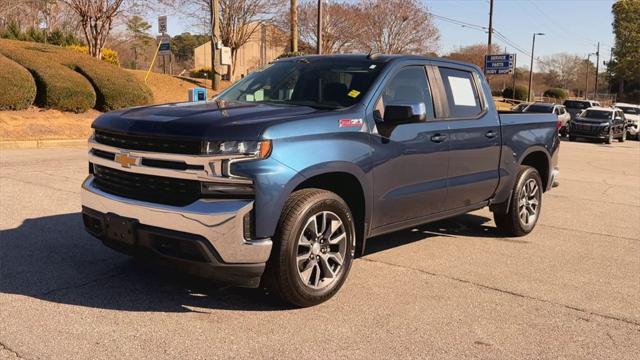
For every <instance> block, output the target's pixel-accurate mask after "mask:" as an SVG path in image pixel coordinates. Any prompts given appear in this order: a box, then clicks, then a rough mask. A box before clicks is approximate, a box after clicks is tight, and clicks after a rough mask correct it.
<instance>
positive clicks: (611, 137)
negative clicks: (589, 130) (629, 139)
mask: <svg viewBox="0 0 640 360" xmlns="http://www.w3.org/2000/svg"><path fill="white" fill-rule="evenodd" d="M612 142H613V131H612V130H609V135H607V138H606V139H604V143H605V144H611V143H612Z"/></svg>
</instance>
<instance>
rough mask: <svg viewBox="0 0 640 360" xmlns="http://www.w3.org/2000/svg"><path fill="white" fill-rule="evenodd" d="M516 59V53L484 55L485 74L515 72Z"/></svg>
mask: <svg viewBox="0 0 640 360" xmlns="http://www.w3.org/2000/svg"><path fill="white" fill-rule="evenodd" d="M515 59H516V55H515V54H502V55H486V56H485V57H484V74H485V75H504V74H511V73H513V69H514V63H515Z"/></svg>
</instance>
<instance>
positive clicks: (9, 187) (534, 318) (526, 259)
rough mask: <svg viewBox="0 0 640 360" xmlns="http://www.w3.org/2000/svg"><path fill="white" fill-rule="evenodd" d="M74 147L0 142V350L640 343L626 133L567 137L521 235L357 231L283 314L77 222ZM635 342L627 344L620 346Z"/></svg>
mask: <svg viewBox="0 0 640 360" xmlns="http://www.w3.org/2000/svg"><path fill="white" fill-rule="evenodd" d="M85 155H86V150H85V149H50V150H47V149H40V150H3V151H2V152H1V160H0V166H1V169H0V205H1V206H0V358H9V359H11V358H24V359H87V358H92V359H98V358H104V359H112V358H139V359H164V358H166V359H170V358H194V359H212V358H339V357H349V358H367V359H370V358H386V359H388V358H451V359H459V358H487V359H495V358H515V359H525V358H567V359H568V358H575V359H584V358H590V359H603V358H619V359H637V355H638V353H640V142H638V141H627V142H625V143H618V142H615V143H614V144H612V145H602V144H595V143H587V142H579V143H569V142H564V143H563V144H562V146H561V151H560V156H561V159H560V168H561V175H560V183H561V184H560V187H559V188H556V189H554V190H553V191H552V192H550V193H547V194H546V195H545V198H544V201H543V210H542V218H541V222H540V223H539V224H538V227H537V228H536V229H535V231H534V232H533V233H532V234H531V235H529V236H527V237H524V238H519V239H507V238H502V237H500V235H499V234H498V233H496V231H495V228H494V224H493V220H492V219H491V216H490V215H491V214H490V213H489V212H488V211H487V210H481V211H477V212H474V213H472V214H468V215H465V216H461V217H457V218H455V219H451V220H447V221H442V222H438V223H434V224H430V225H425V226H422V227H420V228H417V229H412V230H407V231H402V232H398V233H394V234H390V235H387V236H383V237H379V238H375V239H372V240H370V242H369V246H370V248H369V250H368V252H367V255H366V256H365V257H363V258H360V259H358V260H356V262H355V264H354V266H353V268H352V271H351V274H350V277H349V279H348V280H347V283H346V284H345V286H344V287H343V289H342V290H341V291H340V292H339V294H338V295H337V296H336V297H335V298H333V299H332V300H331V301H329V302H327V303H325V304H322V305H320V306H317V307H313V308H307V309H289V308H284V307H282V306H281V305H280V304H278V303H277V302H275V301H273V300H272V299H271V298H270V297H267V296H265V295H263V294H262V293H261V292H260V291H256V290H247V289H234V288H226V287H220V286H216V285H212V284H208V283H207V282H204V281H201V280H197V279H193V278H189V277H186V276H182V275H180V274H175V273H172V272H169V271H166V270H163V269H158V268H155V267H151V266H148V265H145V264H141V263H139V262H136V261H134V260H132V259H130V258H128V257H126V256H123V255H120V254H118V253H115V252H113V251H111V250H109V249H107V248H105V247H104V246H103V245H102V244H101V243H99V242H98V241H97V240H94V239H93V238H91V237H90V236H88V235H86V234H85V233H84V230H83V228H82V222H81V219H80V215H79V211H80V196H79V187H80V183H81V181H82V180H83V179H84V177H85V175H86V171H87V165H86V159H85ZM634 354H635V355H634Z"/></svg>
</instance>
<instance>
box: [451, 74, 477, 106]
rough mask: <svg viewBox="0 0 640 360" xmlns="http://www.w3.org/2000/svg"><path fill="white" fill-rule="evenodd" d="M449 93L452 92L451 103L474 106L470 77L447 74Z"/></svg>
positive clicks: (474, 98) (474, 99)
mask: <svg viewBox="0 0 640 360" xmlns="http://www.w3.org/2000/svg"><path fill="white" fill-rule="evenodd" d="M447 81H449V86H451V93H452V94H453V103H454V105H456V106H476V105H477V104H476V97H475V95H474V94H473V85H472V84H471V79H468V78H463V77H456V76H447Z"/></svg>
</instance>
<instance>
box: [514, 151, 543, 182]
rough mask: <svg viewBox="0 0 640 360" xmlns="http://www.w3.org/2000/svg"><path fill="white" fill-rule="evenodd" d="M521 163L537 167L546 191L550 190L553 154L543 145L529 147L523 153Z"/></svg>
mask: <svg viewBox="0 0 640 360" xmlns="http://www.w3.org/2000/svg"><path fill="white" fill-rule="evenodd" d="M519 164H520V165H525V166H531V167H532V168H534V169H536V170H537V171H538V174H540V179H541V180H542V187H543V189H544V191H547V190H548V188H549V185H550V178H551V156H549V153H548V152H547V151H546V150H545V149H544V148H543V147H535V148H531V149H529V151H527V152H526V153H525V154H523V155H522V157H521V160H520V162H519ZM516 181H517V179H516Z"/></svg>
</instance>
